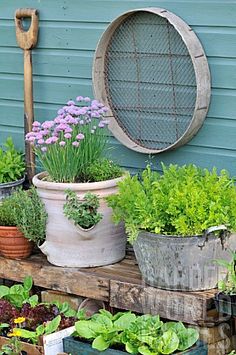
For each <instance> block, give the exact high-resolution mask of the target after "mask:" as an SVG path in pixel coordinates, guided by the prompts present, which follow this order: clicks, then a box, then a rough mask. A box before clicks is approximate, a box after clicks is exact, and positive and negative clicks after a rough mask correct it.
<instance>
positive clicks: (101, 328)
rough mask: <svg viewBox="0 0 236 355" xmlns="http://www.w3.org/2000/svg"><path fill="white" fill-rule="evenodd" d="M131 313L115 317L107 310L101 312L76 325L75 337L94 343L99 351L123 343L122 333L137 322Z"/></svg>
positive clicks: (119, 314) (94, 346) (118, 314)
mask: <svg viewBox="0 0 236 355" xmlns="http://www.w3.org/2000/svg"><path fill="white" fill-rule="evenodd" d="M135 318H136V316H135V314H133V313H131V312H126V313H122V312H120V313H117V314H116V315H115V316H113V315H112V314H111V313H110V312H108V311H106V310H103V309H102V310H100V311H99V313H97V314H95V315H93V316H92V317H91V319H88V320H80V321H78V322H76V323H75V329H76V333H75V335H77V336H79V337H81V338H83V339H87V340H90V341H92V347H93V348H94V349H97V350H99V351H104V350H106V349H107V348H109V347H111V346H113V345H115V344H120V343H121V335H122V332H123V331H124V330H125V329H126V328H128V327H129V325H130V324H131V323H132V322H133V321H134V320H135Z"/></svg>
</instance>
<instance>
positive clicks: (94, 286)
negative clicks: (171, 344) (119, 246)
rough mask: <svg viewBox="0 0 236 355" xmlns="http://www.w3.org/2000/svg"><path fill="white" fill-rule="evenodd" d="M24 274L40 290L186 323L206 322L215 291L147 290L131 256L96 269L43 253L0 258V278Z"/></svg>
mask: <svg viewBox="0 0 236 355" xmlns="http://www.w3.org/2000/svg"><path fill="white" fill-rule="evenodd" d="M27 275H30V276H32V278H33V280H34V284H35V285H37V286H40V287H43V288H47V289H51V290H57V291H62V292H66V293H68V294H73V295H77V296H83V297H88V298H93V299H96V300H101V301H107V302H109V303H110V305H111V306H112V307H115V308H120V309H126V310H132V311H135V312H138V313H151V314H159V315H160V316H161V317H163V318H166V319H172V320H180V321H183V322H186V323H189V324H200V323H204V322H205V321H207V320H208V321H209V317H208V315H207V310H208V309H210V308H212V307H213V305H212V303H213V296H214V294H215V292H216V290H211V291H206V292H179V291H178V292H175V291H166V290H161V289H157V288H153V287H150V286H148V285H146V284H145V283H144V281H142V277H141V274H140V271H139V268H138V265H137V262H136V260H135V258H134V256H133V254H132V253H128V255H127V256H126V258H125V259H124V260H122V261H121V262H119V263H116V264H114V265H108V266H103V267H97V268H85V269H79V268H62V267H56V266H53V265H51V264H49V263H48V262H47V261H46V259H45V257H44V256H43V255H42V254H38V255H33V256H31V257H30V258H29V259H26V260H11V259H5V258H3V257H0V278H4V279H9V280H13V281H17V282H21V281H22V280H23V278H24V277H25V276H27Z"/></svg>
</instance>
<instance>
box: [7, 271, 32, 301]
mask: <svg viewBox="0 0 236 355" xmlns="http://www.w3.org/2000/svg"><path fill="white" fill-rule="evenodd" d="M32 286H33V280H32V277H31V276H27V277H25V278H24V281H23V285H22V284H16V285H13V286H11V287H7V286H5V285H1V286H0V299H2V298H3V299H5V300H8V301H10V302H11V304H12V305H13V306H15V307H22V305H23V303H26V302H29V300H30V298H31V296H30V291H31V288H32Z"/></svg>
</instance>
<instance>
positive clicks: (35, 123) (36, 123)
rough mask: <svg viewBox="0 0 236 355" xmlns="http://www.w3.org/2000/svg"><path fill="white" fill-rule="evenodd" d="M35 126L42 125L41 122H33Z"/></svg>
mask: <svg viewBox="0 0 236 355" xmlns="http://www.w3.org/2000/svg"><path fill="white" fill-rule="evenodd" d="M32 126H33V127H40V126H41V123H40V122H38V121H34V122H33V124H32Z"/></svg>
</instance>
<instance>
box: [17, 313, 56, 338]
mask: <svg viewBox="0 0 236 355" xmlns="http://www.w3.org/2000/svg"><path fill="white" fill-rule="evenodd" d="M60 322H61V316H60V315H58V316H56V317H55V318H54V319H53V320H51V321H49V322H47V323H45V324H41V325H39V326H38V327H37V328H36V330H35V331H31V330H27V329H23V328H18V329H17V336H19V337H20V338H23V339H28V340H30V342H32V343H33V344H37V343H38V338H39V337H40V336H42V335H49V334H52V333H54V332H55V331H56V330H57V329H58V327H59V325H60Z"/></svg>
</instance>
